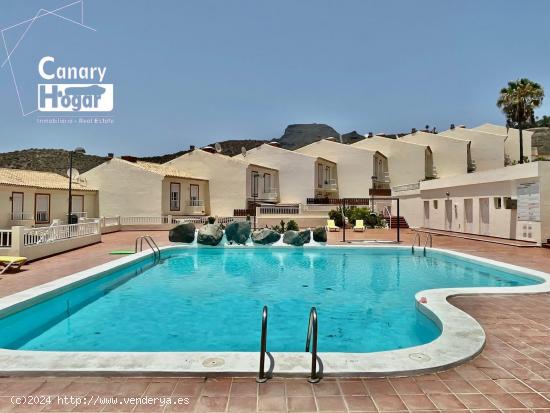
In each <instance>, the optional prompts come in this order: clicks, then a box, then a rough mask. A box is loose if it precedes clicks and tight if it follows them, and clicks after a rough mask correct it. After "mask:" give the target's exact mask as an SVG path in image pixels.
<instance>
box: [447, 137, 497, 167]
mask: <svg viewBox="0 0 550 413" xmlns="http://www.w3.org/2000/svg"><path fill="white" fill-rule="evenodd" d="M439 135H441V136H448V137H450V138H455V139H460V140H464V141H467V142H471V145H470V152H471V157H472V159H471V162H472V165H473V166H475V171H476V172H479V171H486V170H489V169H498V168H502V167H503V166H504V160H505V151H504V145H505V142H506V139H507V136H506V135H500V134H494V133H489V132H483V131H480V130H476V129H466V128H453V129H449V130H446V131H444V132H440V133H439Z"/></svg>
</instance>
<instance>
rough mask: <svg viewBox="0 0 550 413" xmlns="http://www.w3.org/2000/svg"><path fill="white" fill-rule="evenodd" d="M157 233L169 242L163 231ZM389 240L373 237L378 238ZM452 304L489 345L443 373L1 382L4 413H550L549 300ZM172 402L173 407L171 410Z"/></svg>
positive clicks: (10, 281) (47, 273) (97, 248)
mask: <svg viewBox="0 0 550 413" xmlns="http://www.w3.org/2000/svg"><path fill="white" fill-rule="evenodd" d="M137 235H139V233H136V232H131V233H130V232H127V233H115V234H110V235H107V236H105V237H104V242H103V243H101V244H97V245H94V246H90V247H86V248H83V249H80V250H76V251H72V252H69V253H66V254H63V255H59V256H56V257H53V258H50V259H47V260H40V261H36V262H34V263H31V264H30V265H28V266H27V267H26V271H24V272H22V273H20V274H9V275H7V276H4V278H3V279H2V280H0V295H6V294H10V293H11V292H15V291H18V290H21V289H24V288H28V287H29V286H32V285H36V284H39V283H41V282H46V281H48V280H51V279H55V278H57V277H60V276H63V275H67V274H70V273H72V272H74V271H78V270H80V269H84V268H89V267H90V266H92V265H96V264H98V263H100V262H107V261H109V260H111V259H114V258H116V257H113V256H109V255H108V254H107V253H108V251H110V250H112V249H118V248H127V247H130V246H131V244H132V242H133V240H134V239H135V237H136V236H137ZM154 235H155V238H156V239H157V240H158V241H160V242H163V244H166V243H167V241H166V238H167V237H166V233H165V232H158V233H154ZM388 235H391V234H388V233H387V232H386V233H381V234H375V233H374V232H370V233H369V236H375V237H376V238H381V237H382V236H388ZM351 236H354V237H357V238H359V237H361V236H362V237H364V234H358V235H351ZM412 236H413V235H412V233H411V232H410V231H404V234H403V239H404V243H405V244H410V242H411V240H412ZM330 241H331V243H339V241H338V234H331V239H330ZM434 246H436V247H442V248H449V249H455V250H458V251H463V252H467V253H471V254H474V255H479V256H484V257H487V258H493V259H497V260H501V261H505V262H511V263H514V264H518V265H524V266H527V267H530V268H535V269H540V270H547V271H548V269H550V250H544V249H540V248H536V249H535V248H518V247H512V246H504V245H496V244H488V243H484V242H479V241H471V240H464V239H455V238H451V237H444V236H441V237H439V236H437V237H434ZM451 301H452V303H453V304H454V305H456V306H458V307H459V308H461V309H463V310H464V311H467V312H468V313H469V314H471V315H473V316H474V317H475V318H476V319H477V320H478V321H479V322H480V323H481V324H482V325H483V327H484V329H485V331H486V332H487V345H486V347H485V349H484V350H483V352H482V354H481V355H480V356H478V357H477V358H476V359H474V360H472V361H470V362H468V363H465V364H463V365H461V366H458V367H455V368H453V369H450V370H447V371H443V372H439V373H434V374H428V375H421V376H415V377H400V378H339V379H334V378H326V379H324V380H322V381H321V382H320V383H319V384H316V385H311V384H309V383H308V382H307V380H305V379H303V378H286V379H284V378H275V379H272V380H271V381H269V382H268V383H265V384H262V385H257V384H256V383H255V381H254V379H253V378H218V379H211V378H209V379H206V378H202V377H196V378H178V377H0V412H12V411H13V412H17V411H19V412H32V411H50V412H52V411H53V412H59V411H76V412H85V411H86V412H87V411H96V412H97V411H104V412H116V411H134V412H142V411H153V412H171V411H187V412H242V413H245V412H405V411H410V412H421V411H422V412H426V413H428V412H436V411H438V412H451V411H454V412H466V411H470V412H478V413H491V412H498V411H500V412H504V413H507V412H510V413H523V412H537V413H550V316H549V315H548V309H549V308H550V294H540V295H524V296H505V295H501V296H475V297H455V298H453V299H452V300H451ZM12 396H21V398H19V399H12V398H11V397H12ZM29 396H31V397H29ZM47 396H51V398H50V399H48V397H47ZM58 396H61V397H60V398H58ZM63 396H67V397H66V398H63ZM70 396H73V399H72V400H71V399H70ZM98 397H99V398H98ZM132 397H133V398H134V399H133V400H132V399H130V398H132ZM155 397H156V398H157V399H156V400H155V399H154V398H155ZM108 398H111V399H110V400H108ZM168 399H169V400H170V402H171V403H172V404H170V405H168V404H167V400H168ZM31 401H32V402H34V404H29V402H31ZM13 402H20V403H21V402H23V403H22V404H18V405H14V403H13ZM25 402H26V403H25ZM71 402H72V403H71ZM76 402H80V405H79V406H77V405H76ZM146 402H149V403H147V404H146ZM36 403H38V404H36ZM84 403H86V404H84Z"/></svg>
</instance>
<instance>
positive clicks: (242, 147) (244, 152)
mask: <svg viewBox="0 0 550 413" xmlns="http://www.w3.org/2000/svg"><path fill="white" fill-rule="evenodd" d="M241 155H242V156H244V157H246V148H245V147H244V146H241Z"/></svg>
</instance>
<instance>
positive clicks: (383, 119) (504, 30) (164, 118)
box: [0, 0, 550, 156]
mask: <svg viewBox="0 0 550 413" xmlns="http://www.w3.org/2000/svg"><path fill="white" fill-rule="evenodd" d="M74 1H75V0H63V1H61V0H25V1H21V0H0V28H3V29H7V28H9V27H10V26H12V25H14V24H17V23H19V22H21V21H24V20H26V19H32V18H33V17H35V16H40V17H39V18H36V19H34V21H32V25H30V27H28V29H27V26H29V24H28V23H27V24H22V25H19V26H17V27H15V28H11V29H8V30H5V31H3V32H2V34H3V35H4V40H5V42H6V48H7V49H8V52H10V51H12V50H13V52H11V54H10V60H9V62H7V61H6V64H4V65H3V67H2V68H0V114H1V118H0V152H6V151H12V150H19V149H25V148H31V147H33V148H65V149H71V148H74V147H77V146H83V147H84V148H85V149H86V150H87V152H88V153H93V154H98V155H106V154H107V153H108V152H114V153H115V154H116V155H137V156H145V155H157V154H164V153H170V152H175V151H178V150H182V149H187V148H188V147H189V145H197V146H200V145H205V144H207V143H211V142H216V141H221V140H226V139H271V138H276V137H280V136H281V135H282V134H283V132H284V129H285V127H286V125H288V124H293V123H326V124H329V125H331V126H332V127H334V128H335V129H336V130H337V131H338V132H340V133H346V132H350V131H352V130H356V131H358V132H359V133H362V134H366V133H368V132H374V133H379V132H385V133H394V132H406V131H410V130H411V128H413V127H416V128H423V127H424V126H425V125H430V126H431V127H433V126H435V127H437V129H438V130H445V129H447V128H448V127H449V125H450V124H451V123H455V124H465V125H466V126H472V127H473V126H477V125H478V124H481V123H485V122H492V123H497V124H504V117H503V116H502V114H501V113H500V111H499V110H498V108H497V107H496V105H495V101H496V99H497V96H498V92H499V90H500V88H501V87H503V86H505V85H506V83H507V82H508V81H509V80H512V79H517V78H519V77H527V78H530V79H532V80H534V81H537V82H539V83H541V84H542V86H543V87H545V88H546V90H547V94H548V98H547V100H546V102H545V104H544V106H543V107H542V108H541V109H540V110H538V111H537V114H538V115H543V114H547V115H550V54H549V53H548V39H549V38H550V25H548V24H543V20H541V18H540V17H541V16H549V15H550V2H549V1H547V0H526V1H521V2H519V1H517V0H484V1H479V0H461V1H459V2H458V1H450V0H418V1H410V0H385V1H373V0H342V1H335V0H330V1H329V0H300V1H296V0H278V1H267V0H225V1H223V0H171V1H168V0H158V1H154V2H153V1H144V0H132V1H129V0H126V1H122V0H119V1H116V2H114V1H109V0H82V4H80V3H78V4H74V5H73V6H70V7H67V8H65V9H63V10H61V11H59V12H58V14H60V15H62V17H58V16H55V15H52V14H47V13H45V12H41V13H39V14H37V13H38V12H39V10H40V9H44V10H49V11H52V10H55V9H57V8H60V7H63V6H65V5H68V4H71V3H73V2H74ZM81 6H83V7H81ZM82 9H83V11H84V12H83V13H82ZM536 16H539V18H534V17H536ZM81 18H82V20H80V19H81ZM68 19H70V20H73V21H78V22H83V23H84V26H87V27H83V26H81V25H77V24H74V23H73V22H72V21H69V20H68ZM25 31H26V32H25ZM22 35H23V36H22ZM20 38H21V40H19V39H20ZM0 45H1V44H0ZM2 46H3V45H2ZM14 46H16V47H15V48H14ZM44 56H52V57H54V58H55V62H54V63H49V66H46V67H47V68H48V70H50V71H51V69H52V68H55V67H58V66H60V67H65V66H74V67H105V68H106V75H105V79H104V80H103V83H108V84H113V90H114V99H113V100H114V108H113V111H112V112H103V113H99V114H97V113H91V114H82V113H81V114H80V115H93V116H101V117H105V118H106V119H107V120H108V121H110V122H112V124H101V125H90V124H72V125H51V124H40V123H39V117H40V116H43V115H59V116H63V117H65V116H70V115H74V113H55V114H52V113H44V112H35V113H31V114H29V115H27V116H23V112H29V111H32V110H33V109H36V106H37V100H38V99H37V85H38V84H39V83H47V81H44V80H43V79H41V78H40V75H39V72H38V62H39V60H40V59H41V58H42V57H44ZM5 59H6V50H4V49H3V48H0V64H3V63H4V61H5ZM10 64H11V68H10ZM14 79H15V82H14ZM55 82H57V83H60V84H62V83H81V84H91V83H96V82H98V80H71V81H67V80H55ZM14 83H15V84H17V86H18V87H17V90H16V88H15V85H14ZM18 92H19V98H18V94H17V93H18ZM20 101H21V103H20ZM22 107H23V108H22ZM22 109H23V110H22Z"/></svg>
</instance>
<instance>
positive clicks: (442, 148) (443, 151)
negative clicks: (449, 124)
mask: <svg viewBox="0 0 550 413" xmlns="http://www.w3.org/2000/svg"><path fill="white" fill-rule="evenodd" d="M399 140H400V141H403V142H409V143H416V144H418V145H427V146H429V147H430V148H431V150H432V154H433V163H434V166H435V172H436V175H437V177H438V178H445V177H447V176H453V175H462V174H466V173H468V162H469V159H470V142H469V141H465V140H462V139H455V138H449V137H447V136H442V135H439V134H435V133H427V132H421V131H418V132H415V133H411V134H409V135H406V136H403V137H402V138H399ZM390 168H391V166H390Z"/></svg>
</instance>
